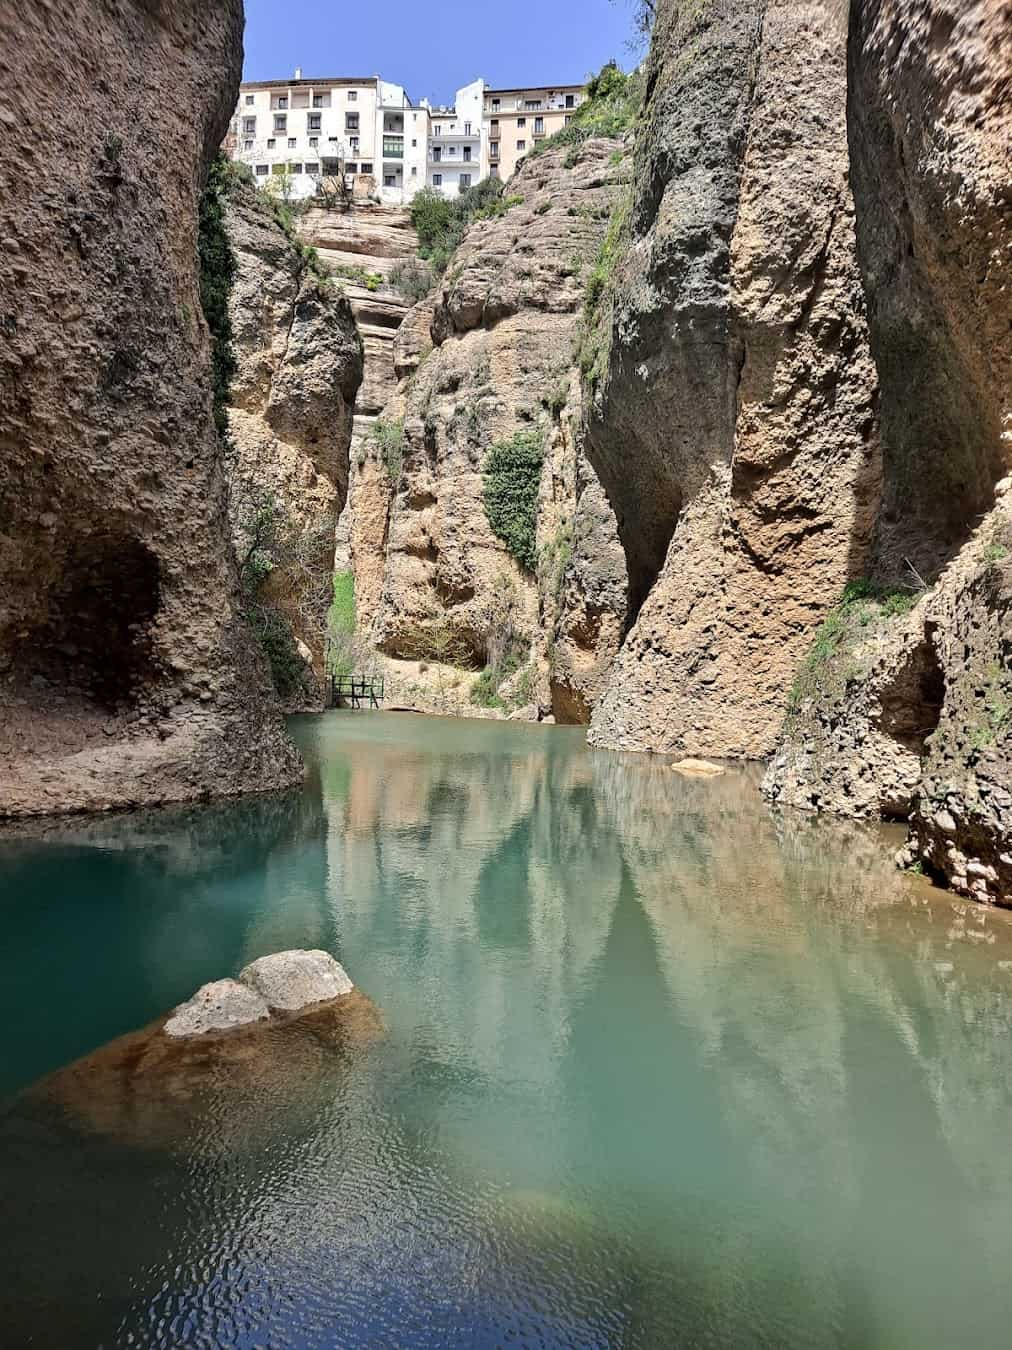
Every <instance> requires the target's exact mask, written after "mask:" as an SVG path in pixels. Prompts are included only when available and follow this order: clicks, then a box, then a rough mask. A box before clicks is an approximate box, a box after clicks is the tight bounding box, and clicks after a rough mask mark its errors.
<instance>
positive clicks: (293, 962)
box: [163, 951, 355, 1038]
mask: <svg viewBox="0 0 1012 1350" xmlns="http://www.w3.org/2000/svg"><path fill="white" fill-rule="evenodd" d="M354 988H355V986H354V984H352V982H351V980H350V979H349V978H348V974H347V971H345V969H344V967H343V966H341V965H340V964H339V963H338V962H337V961H335V960H334V958H333V957H332V956H331V955H330V953H329V952H323V951H289V952H275V953H274V954H273V955H272V956H262V957H260V959H259V960H257V961H252V962H251V963H250V964H249V965H248V966H246V967H245V968H244V969H243V970H242V971H241V972H240V974H239V978H238V980H233V979H225V980H214V981H213V982H212V983H210V984H205V985H202V986H201V988H200V989H198V990H197V992H196V993H195V994H194V995H193V997H192V998H191V999H189V1000H188V1001H187V1002H186V1003H181V1004H180V1005H179V1007H178V1008H176V1009H175V1010H174V1011H173V1013H172V1014H171V1016H170V1017H169V1019H168V1021H167V1022H166V1023H165V1026H164V1028H163V1029H164V1031H165V1034H166V1035H167V1036H171V1037H177V1038H178V1037H186V1036H203V1035H205V1034H206V1033H207V1032H209V1031H230V1030H233V1029H235V1028H237V1027H242V1026H250V1025H251V1024H252V1023H254V1022H261V1021H265V1020H266V1019H267V1018H269V1017H270V1016H271V1013H272V1011H274V1012H284V1013H294V1012H301V1011H302V1010H303V1009H305V1008H310V1007H314V1006H315V1005H317V1004H321V1003H329V1002H331V1001H332V1000H334V999H337V998H343V997H344V996H345V995H346V994H350V993H351V992H352V990H353V989H354Z"/></svg>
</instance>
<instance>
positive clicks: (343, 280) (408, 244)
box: [297, 202, 418, 453]
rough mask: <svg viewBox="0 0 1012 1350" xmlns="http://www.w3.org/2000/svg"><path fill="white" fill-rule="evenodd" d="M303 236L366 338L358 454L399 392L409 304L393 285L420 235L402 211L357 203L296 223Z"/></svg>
mask: <svg viewBox="0 0 1012 1350" xmlns="http://www.w3.org/2000/svg"><path fill="white" fill-rule="evenodd" d="M297 229H298V234H299V238H300V239H301V240H302V241H303V243H305V244H309V245H311V246H312V247H313V248H315V249H316V250H317V251H318V252H319V255H320V260H321V262H322V263H323V265H324V267H325V268H326V269H327V270H328V271H330V272H331V273H333V275H334V276H335V277H336V278H338V279H339V281H340V284H341V287H342V289H343V290H344V292H345V294H346V296H347V297H348V301H349V304H350V305H351V311H352V314H353V316H354V319H355V323H356V326H357V328H358V331H359V333H360V334H361V337H362V342H363V346H364V355H365V372H364V379H363V382H362V386H361V388H360V389H359V391H358V398H357V402H356V405H355V440H354V444H353V446H352V450H353V453H354V452H355V451H357V449H358V447H359V445H360V444H361V443H362V440H363V438H364V437H365V436H366V434H367V433H368V431H369V427H370V426H371V425H372V423H373V422H374V421H375V420H376V418H377V417H378V416H379V414H380V413H381V412H382V411H383V408H384V407H385V406H386V403H387V401H388V399H390V397H391V396H392V395H393V393H394V390H395V389H396V388H397V374H396V372H395V370H394V338H395V337H396V335H397V330H398V328H399V327H400V325H401V323H402V321H403V319H404V316H405V315H406V314H407V312H408V310H409V309H410V308H411V302H410V301H409V300H406V299H405V298H404V296H403V295H402V294H401V293H400V291H398V290H397V288H396V287H395V286H394V285H392V284H391V281H390V274H391V272H392V271H394V269H395V268H396V267H397V265H398V263H403V262H404V261H405V260H408V259H413V258H414V257H415V252H416V250H417V248H418V236H417V235H416V234H415V230H414V226H413V225H412V224H411V213H410V212H409V211H406V210H404V209H403V208H401V207H393V206H380V205H378V204H377V203H375V202H355V203H354V204H353V205H351V206H350V207H348V208H347V209H346V210H333V209H327V210H323V209H315V208H314V209H313V210H310V211H307V212H306V214H305V215H303V216H300V217H299V219H298V222H297Z"/></svg>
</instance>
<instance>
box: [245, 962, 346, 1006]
mask: <svg viewBox="0 0 1012 1350" xmlns="http://www.w3.org/2000/svg"><path fill="white" fill-rule="evenodd" d="M239 979H240V980H241V981H242V983H243V984H244V985H247V986H248V987H249V988H250V989H252V990H253V991H254V993H256V994H258V995H259V996H260V997H261V998H262V999H263V1000H264V1001H265V1002H266V1004H267V1006H268V1007H269V1008H272V1009H277V1010H278V1011H280V1012H297V1011H298V1010H299V1009H300V1008H305V1007H308V1006H309V1005H310V1004H311V1003H326V1002H327V1001H328V1000H330V999H332V998H342V997H343V996H344V995H345V994H350V993H351V991H352V989H354V987H355V986H354V985H353V984H352V982H351V980H349V978H348V976H347V974H346V972H345V970H344V968H343V967H342V966H340V965H338V963H337V962H336V961H335V960H334V958H333V957H332V956H331V955H330V953H329V952H320V951H313V952H277V953H275V954H274V955H273V956H262V957H260V959H259V961H253V962H252V963H251V964H250V965H248V966H247V967H246V968H245V969H244V970H243V971H241V972H240V975H239Z"/></svg>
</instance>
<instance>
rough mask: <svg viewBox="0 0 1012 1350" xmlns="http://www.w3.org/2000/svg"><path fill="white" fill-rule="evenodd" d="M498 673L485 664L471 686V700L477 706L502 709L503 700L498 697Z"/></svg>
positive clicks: (503, 708) (504, 706) (504, 705)
mask: <svg viewBox="0 0 1012 1350" xmlns="http://www.w3.org/2000/svg"><path fill="white" fill-rule="evenodd" d="M499 679H500V677H499V673H498V672H497V671H495V670H493V669H492V667H491V666H486V667H485V669H484V670H483V671H482V672H481V674H480V675H479V676H478V678H477V679H476V680H475V682H474V684H473V685H472V686H471V702H472V703H473V704H474V705H475V707H477V708H498V709H499V710H500V711H504V710H505V708H506V704H505V702H504V701H503V700H502V699H501V698H500V697H499Z"/></svg>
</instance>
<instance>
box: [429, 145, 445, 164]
mask: <svg viewBox="0 0 1012 1350" xmlns="http://www.w3.org/2000/svg"><path fill="white" fill-rule="evenodd" d="M442 158H443V147H442V146H441V145H434V146H433V147H432V162H433V164H438V163H439V162H440V160H441V159H442Z"/></svg>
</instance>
